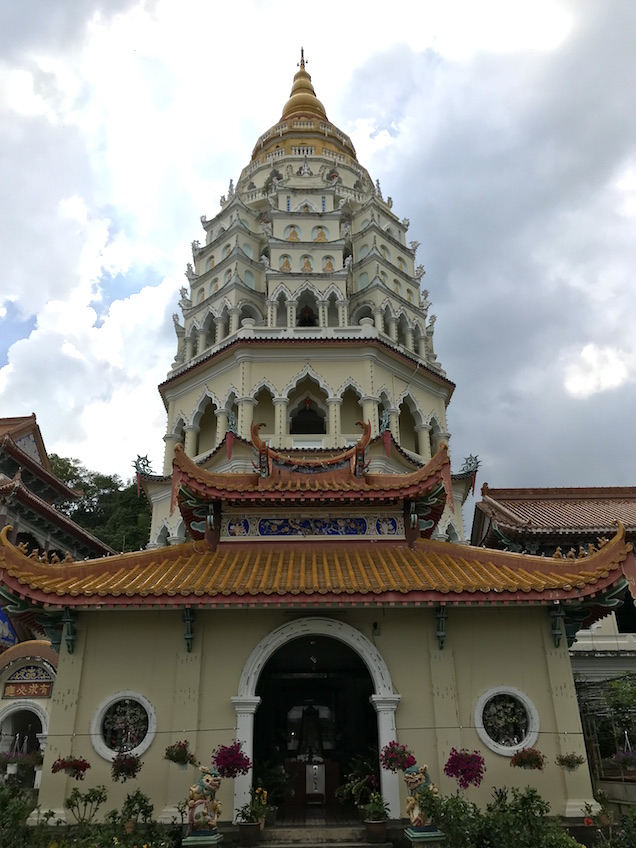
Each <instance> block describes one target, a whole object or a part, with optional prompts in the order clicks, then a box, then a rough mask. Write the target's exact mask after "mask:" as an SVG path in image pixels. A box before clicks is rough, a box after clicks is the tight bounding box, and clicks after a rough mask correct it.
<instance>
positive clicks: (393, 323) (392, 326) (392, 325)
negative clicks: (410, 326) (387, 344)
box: [389, 315, 397, 342]
mask: <svg viewBox="0 0 636 848" xmlns="http://www.w3.org/2000/svg"><path fill="white" fill-rule="evenodd" d="M389 338H390V339H391V340H392V341H394V342H396V341H397V320H396V319H395V318H394V317H393V316H392V315H391V316H390V318H389Z"/></svg>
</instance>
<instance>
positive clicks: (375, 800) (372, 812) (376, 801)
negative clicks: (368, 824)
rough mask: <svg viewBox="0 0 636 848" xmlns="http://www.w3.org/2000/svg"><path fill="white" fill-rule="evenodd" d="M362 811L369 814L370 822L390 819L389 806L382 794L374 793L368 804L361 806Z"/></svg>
mask: <svg viewBox="0 0 636 848" xmlns="http://www.w3.org/2000/svg"><path fill="white" fill-rule="evenodd" d="M360 809H361V810H362V811H363V812H365V813H366V814H367V819H368V820H369V821H386V820H387V819H388V817H389V805H388V804H387V802H386V801H385V800H384V798H383V797H382V793H381V792H372V793H371V794H370V795H369V800H368V801H367V803H366V804H360Z"/></svg>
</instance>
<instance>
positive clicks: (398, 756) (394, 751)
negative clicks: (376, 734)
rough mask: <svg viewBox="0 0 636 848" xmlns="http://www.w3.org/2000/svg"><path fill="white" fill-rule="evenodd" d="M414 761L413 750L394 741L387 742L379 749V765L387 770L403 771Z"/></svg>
mask: <svg viewBox="0 0 636 848" xmlns="http://www.w3.org/2000/svg"><path fill="white" fill-rule="evenodd" d="M416 763H417V760H416V759H415V757H414V756H413V752H412V751H409V749H408V748H407V747H406V745H399V744H398V743H397V742H395V741H393V742H389V744H388V745H385V746H384V748H382V750H381V751H380V765H381V766H382V768H383V769H386V770H387V771H405V770H406V769H407V768H410V767H411V766H414V765H415V764H416Z"/></svg>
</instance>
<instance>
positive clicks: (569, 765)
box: [555, 751, 585, 771]
mask: <svg viewBox="0 0 636 848" xmlns="http://www.w3.org/2000/svg"><path fill="white" fill-rule="evenodd" d="M584 762H585V757H583V756H581V754H575V753H574V751H572V752H571V753H569V754H558V755H557V758H556V760H555V763H556V764H557V765H558V766H561V768H562V769H564V771H574V770H575V769H577V768H578V767H579V766H582V765H583V763H584Z"/></svg>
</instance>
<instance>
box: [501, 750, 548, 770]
mask: <svg viewBox="0 0 636 848" xmlns="http://www.w3.org/2000/svg"><path fill="white" fill-rule="evenodd" d="M545 760H546V758H545V756H544V755H543V754H542V753H541V751H538V750H537V749H536V748H522V749H521V750H520V751H517V753H516V754H513V756H512V757H511V759H510V765H511V766H513V767H514V768H525V769H539V770H541V769H542V768H543V766H544V765H545Z"/></svg>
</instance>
